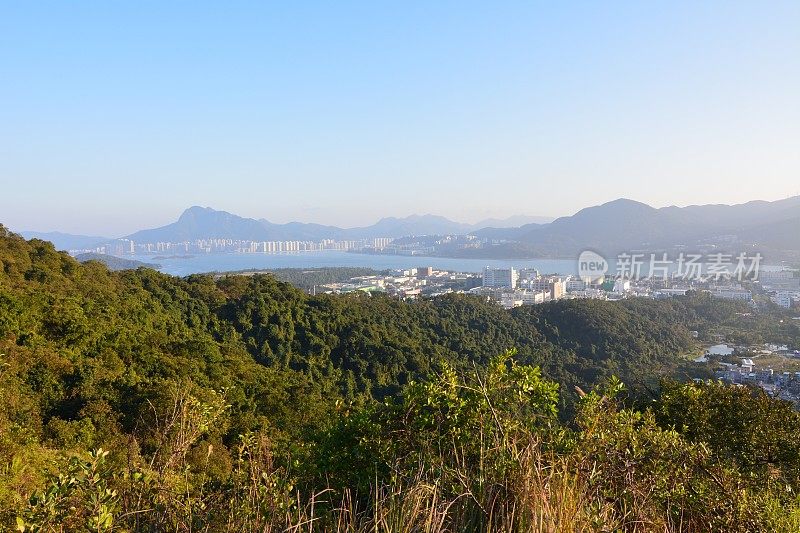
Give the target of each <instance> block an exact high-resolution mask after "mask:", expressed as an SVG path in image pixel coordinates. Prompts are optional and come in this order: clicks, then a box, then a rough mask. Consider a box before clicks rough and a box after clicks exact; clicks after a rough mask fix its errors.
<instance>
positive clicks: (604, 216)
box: [22, 196, 800, 258]
mask: <svg viewBox="0 0 800 533" xmlns="http://www.w3.org/2000/svg"><path fill="white" fill-rule="evenodd" d="M515 223H516V224H518V225H517V226H512V225H513V224H515ZM510 226H511V227H510ZM22 234H23V235H24V236H25V237H26V238H34V237H35V238H40V239H46V240H50V241H52V242H53V243H54V244H55V245H56V247H57V248H59V249H64V250H67V249H72V250H75V249H87V248H93V247H95V246H99V245H101V244H102V243H104V242H108V241H109V240H111V239H107V238H103V237H86V236H80V235H69V234H64V233H37V232H23V233H22ZM448 234H450V235H452V234H472V235H476V236H478V237H481V238H483V239H487V240H488V241H490V242H493V243H495V244H490V245H488V246H484V247H483V248H481V249H477V250H473V249H470V250H466V251H465V252H464V253H465V254H474V255H475V256H479V257H515V258H519V257H574V255H575V254H576V253H578V252H579V251H581V250H584V249H594V250H597V251H600V252H607V253H615V252H618V251H628V250H629V251H634V250H651V251H659V250H665V249H675V248H679V247H680V248H684V249H692V248H697V247H702V246H704V245H720V246H727V247H729V248H730V249H736V250H741V251H744V250H763V251H779V252H782V253H783V252H789V255H791V256H793V257H795V258H796V257H800V196H794V197H791V198H786V199H784V200H778V201H774V202H765V201H753V202H747V203H744V204H739V205H693V206H688V207H675V206H670V207H664V208H660V209H656V208H654V207H650V206H649V205H647V204H643V203H641V202H637V201H634V200H628V199H619V200H614V201H612V202H608V203H605V204H602V205H599V206H594V207H588V208H586V209H582V210H580V211H578V212H577V213H575V214H574V215H571V216H566V217H561V218H558V219H555V220H552V221H550V220H549V219H545V218H543V217H511V218H509V219H505V220H494V219H489V220H484V221H482V222H480V223H478V224H464V223H460V222H454V221H452V220H449V219H447V218H444V217H441V216H436V215H412V216H409V217H405V218H395V217H389V218H383V219H381V220H379V221H378V222H377V223H375V224H373V225H371V226H365V227H360V228H339V227H336V226H325V225H321V224H310V223H302V222H290V223H287V224H276V223H273V222H269V221H268V220H265V219H260V220H257V219H252V218H244V217H240V216H237V215H234V214H232V213H228V212H225V211H217V210H214V209H211V208H209V207H197V206H195V207H191V208H189V209H187V210H186V211H184V212H183V214H181V216H180V217H179V218H178V220H176V221H175V222H173V223H172V224H168V225H166V226H162V227H160V228H153V229H147V230H142V231H137V232H136V233H133V234H131V235H128V236H127V237H126V238H128V239H131V240H133V241H135V242H138V243H146V242H181V241H192V240H196V239H203V238H218V239H234V240H253V241H285V240H311V241H319V240H322V239H337V240H342V239H362V238H372V237H390V238H399V237H407V236H423V235H448Z"/></svg>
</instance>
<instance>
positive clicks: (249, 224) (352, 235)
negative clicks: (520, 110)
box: [125, 206, 548, 242]
mask: <svg viewBox="0 0 800 533" xmlns="http://www.w3.org/2000/svg"><path fill="white" fill-rule="evenodd" d="M532 220H540V221H541V220H545V221H547V220H548V219H547V218H546V217H523V216H516V217H511V218H509V219H505V220H497V219H489V220H486V221H484V222H481V223H478V224H464V223H461V222H453V221H452V220H449V219H447V218H445V217H441V216H437V215H411V216H408V217H404V218H396V217H388V218H382V219H381V220H379V221H378V222H376V223H375V224H373V225H371V226H365V227H359V228H339V227H336V226H325V225H321V224H310V223H303V222H289V223H287V224H275V223H273V222H270V221H268V220H265V219H259V220H256V219H253V218H244V217H240V216H238V215H234V214H232V213H228V212H226V211H217V210H214V209H211V208H209V207H198V206H195V207H190V208H189V209H187V210H186V211H184V212H183V214H181V216H180V218H178V220H177V221H175V222H173V223H172V224H168V225H166V226H162V227H160V228H154V229H148V230H142V231H137V232H136V233H133V234H131V235H128V236H127V237H125V238H127V239H131V240H133V241H135V242H159V241H162V242H181V241H187V240H189V241H191V240H196V239H203V238H217V239H244V240H253V241H286V240H299V241H305V240H309V241H319V240H322V239H337V240H344V239H365V238H374V237H391V238H398V237H405V236H408V235H448V234H465V233H469V232H471V231H475V230H477V229H481V228H484V227H486V226H487V225H489V224H496V225H502V226H505V227H508V226H511V225H513V224H514V223H519V222H520V221H522V222H530V221H532Z"/></svg>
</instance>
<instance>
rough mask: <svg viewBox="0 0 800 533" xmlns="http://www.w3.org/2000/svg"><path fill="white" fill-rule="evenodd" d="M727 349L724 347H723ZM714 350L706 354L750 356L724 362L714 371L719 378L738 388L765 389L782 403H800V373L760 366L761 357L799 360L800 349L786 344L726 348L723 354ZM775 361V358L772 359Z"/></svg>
mask: <svg viewBox="0 0 800 533" xmlns="http://www.w3.org/2000/svg"><path fill="white" fill-rule="evenodd" d="M722 346H724V345H722ZM715 348H719V346H717V347H712V348H711V349H710V350H709V352H708V353H707V355H706V358H707V357H708V356H711V355H728V356H731V355H733V354H735V353H743V354H747V356H745V357H741V358H739V359H738V360H739V362H738V363H735V362H727V361H721V362H720V363H719V365H720V369H719V370H717V371H716V372H715V376H716V378H717V379H719V380H721V381H724V382H726V383H732V384H736V385H753V386H757V387H760V388H762V389H764V390H765V391H766V392H767V393H769V394H770V395H771V396H773V397H776V398H781V399H783V400H788V401H792V402H795V403H800V372H788V371H782V372H781V371H776V370H775V369H773V368H772V367H771V366H768V365H767V366H760V367H759V365H758V363H757V362H758V358H759V357H761V356H776V355H777V356H780V357H783V358H786V359H787V360H791V359H800V350H791V349H789V347H787V346H785V345H774V344H765V345H764V346H756V347H735V348H727V346H725V350H724V352H726V353H722V354H720V353H716V354H715V353H714V349H715ZM773 360H774V357H773Z"/></svg>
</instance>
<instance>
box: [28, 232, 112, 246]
mask: <svg viewBox="0 0 800 533" xmlns="http://www.w3.org/2000/svg"><path fill="white" fill-rule="evenodd" d="M20 235H22V236H23V237H25V238H26V239H41V240H43V241H50V242H52V243H53V245H54V246H55V247H56V249H57V250H87V249H91V248H96V247H98V246H101V245H103V244H105V243H107V242H108V241H110V240H112V239H111V238H110V237H91V236H88V235H73V234H71V233H61V232H60V231H21V232H20Z"/></svg>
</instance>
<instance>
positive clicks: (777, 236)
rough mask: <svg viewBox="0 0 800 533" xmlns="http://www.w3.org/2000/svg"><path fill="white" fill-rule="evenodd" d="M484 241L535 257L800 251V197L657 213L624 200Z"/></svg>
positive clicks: (489, 232) (495, 233)
mask: <svg viewBox="0 0 800 533" xmlns="http://www.w3.org/2000/svg"><path fill="white" fill-rule="evenodd" d="M474 234H475V235H478V236H480V237H484V238H488V239H495V240H505V241H513V242H517V243H521V244H523V245H526V246H528V247H529V249H530V250H531V253H533V254H546V255H571V254H574V253H575V252H577V251H579V250H582V249H586V248H594V249H597V250H601V251H614V252H617V251H622V250H638V249H648V250H653V251H655V250H659V249H665V248H675V247H686V248H689V249H691V248H692V247H697V246H701V245H704V244H717V245H719V244H727V245H730V246H731V247H735V248H736V249H739V250H742V251H745V249H764V250H780V251H793V252H797V251H799V250H800V196H794V197H791V198H787V199H785V200H778V201H775V202H764V201H753V202H747V203H745V204H739V205H702V206H698V205H694V206H688V207H675V206H671V207H664V208H661V209H656V208H653V207H650V206H649V205H647V204H643V203H641V202H636V201H633V200H627V199H620V200H615V201H613V202H608V203H605V204H603V205H599V206H595V207H588V208H586V209H582V210H581V211H578V212H577V213H575V214H574V215H572V216H568V217H561V218H558V219H556V220H554V221H553V222H551V223H549V224H527V225H523V226H520V227H518V228H506V229H497V228H485V229H482V230H478V231H476V232H474Z"/></svg>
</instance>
